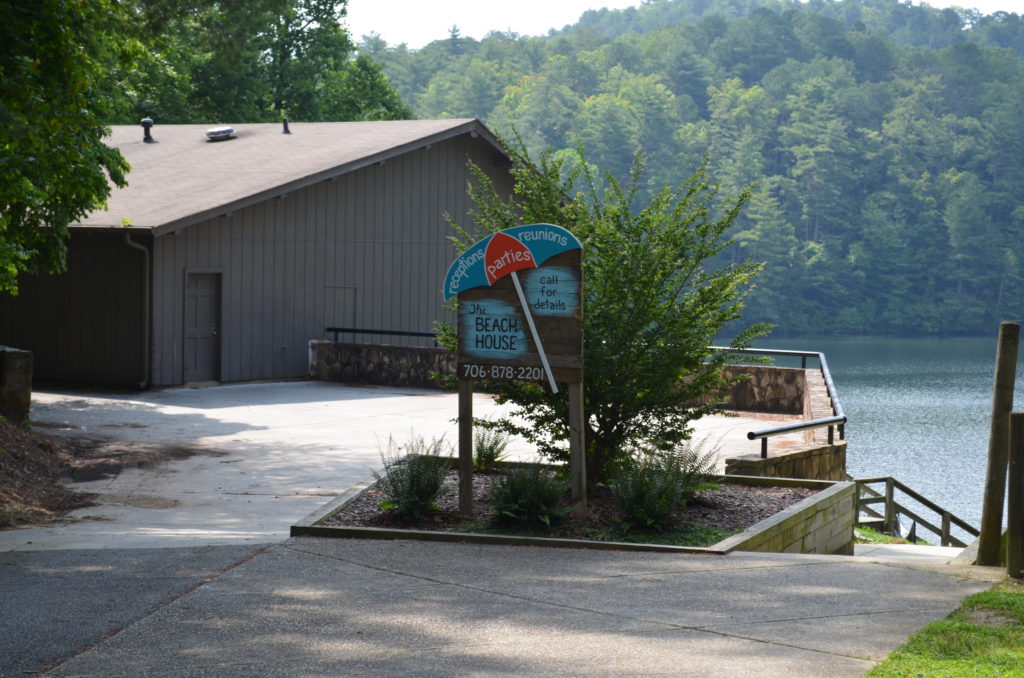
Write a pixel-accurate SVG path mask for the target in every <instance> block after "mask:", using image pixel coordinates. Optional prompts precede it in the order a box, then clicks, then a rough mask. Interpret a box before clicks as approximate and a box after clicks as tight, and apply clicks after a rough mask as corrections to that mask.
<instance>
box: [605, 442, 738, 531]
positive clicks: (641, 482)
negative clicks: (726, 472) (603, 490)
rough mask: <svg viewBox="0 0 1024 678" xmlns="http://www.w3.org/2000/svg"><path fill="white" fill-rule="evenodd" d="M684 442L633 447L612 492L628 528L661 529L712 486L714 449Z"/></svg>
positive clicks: (715, 453) (715, 454)
mask: <svg viewBox="0 0 1024 678" xmlns="http://www.w3.org/2000/svg"><path fill="white" fill-rule="evenodd" d="M703 448H704V443H691V442H689V441H688V442H686V443H684V444H682V445H679V446H677V447H675V448H673V449H670V450H634V451H633V452H632V453H631V454H629V455H628V457H627V458H626V461H625V463H624V464H623V467H622V469H621V470H620V472H619V475H618V477H617V478H616V479H615V481H614V482H613V483H612V491H613V492H614V494H615V498H616V500H617V502H618V504H619V509H620V510H621V511H622V514H623V522H624V523H625V527H626V528H627V529H648V530H663V529H665V528H666V527H668V525H669V524H670V523H671V522H672V519H673V517H674V516H675V513H676V511H677V510H678V509H681V508H683V507H685V506H686V503H687V501H689V500H690V499H691V498H692V497H693V496H694V495H695V494H696V493H697V492H699V491H701V490H704V489H709V488H713V487H714V485H712V484H711V483H710V482H709V479H710V477H711V476H712V475H714V472H715V461H716V458H717V454H718V450H717V448H715V449H711V450H708V451H705V450H704V449H703Z"/></svg>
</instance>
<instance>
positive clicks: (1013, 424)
mask: <svg viewBox="0 0 1024 678" xmlns="http://www.w3.org/2000/svg"><path fill="white" fill-rule="evenodd" d="M1009 456H1010V463H1009V467H1010V468H1009V471H1010V472H1009V476H1010V480H1009V482H1008V483H1007V488H1006V489H1007V494H1008V497H1007V499H1008V500H1009V505H1008V506H1007V511H1008V515H1007V523H1008V525H1007V528H1006V573H1007V574H1008V575H1010V576H1011V577H1013V578H1015V579H1024V412H1014V413H1013V414H1011V415H1010V448H1009Z"/></svg>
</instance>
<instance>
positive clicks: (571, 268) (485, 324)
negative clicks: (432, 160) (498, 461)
mask: <svg viewBox="0 0 1024 678" xmlns="http://www.w3.org/2000/svg"><path fill="white" fill-rule="evenodd" d="M444 295H445V299H450V298H451V297H453V296H457V297H458V301H459V316H458V338H459V351H458V379H459V510H460V511H462V512H463V513H469V512H470V511H471V510H472V469H473V447H472V445H473V442H472V436H473V433H472V431H473V429H472V394H473V388H472V382H473V381H474V380H475V381H482V380H501V379H510V380H527V381H543V382H545V383H546V384H547V385H548V387H549V388H550V389H551V390H552V392H553V393H558V390H559V388H558V384H559V383H563V384H568V385H569V392H568V396H569V412H570V416H569V427H570V433H569V445H570V453H571V454H570V471H571V475H572V490H573V499H574V501H575V503H576V513H577V514H578V515H582V514H585V513H586V504H587V497H586V486H587V485H586V463H585V456H584V436H583V422H584V421H585V419H584V412H583V396H582V394H583V388H582V384H583V265H582V246H581V245H580V242H579V240H577V239H576V237H575V236H573V235H572V234H571V233H570V232H569V231H567V230H565V229H564V228H562V227H560V226H555V225H552V224H529V225H526V226H516V227H514V228H508V229H505V230H503V231H499V232H498V233H495V234H493V235H490V236H488V237H487V238H484V239H483V240H481V241H479V242H477V243H476V244H474V245H473V246H472V247H470V248H469V249H468V250H466V252H464V253H463V254H462V255H461V256H459V257H458V258H457V259H456V260H455V262H454V263H452V265H451V267H450V268H449V269H448V275H447V276H445V287H444Z"/></svg>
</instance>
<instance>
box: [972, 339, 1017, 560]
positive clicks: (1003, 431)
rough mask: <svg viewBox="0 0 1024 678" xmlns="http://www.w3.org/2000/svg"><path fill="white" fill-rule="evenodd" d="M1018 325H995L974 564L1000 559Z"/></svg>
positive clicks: (1015, 373) (1015, 371) (1015, 372)
mask: <svg viewBox="0 0 1024 678" xmlns="http://www.w3.org/2000/svg"><path fill="white" fill-rule="evenodd" d="M1019 345H1020V325H1018V324H1017V323H1011V322H1004V323H1001V324H1000V325H999V342H998V344H997V345H996V371H995V379H994V380H993V385H992V425H991V428H990V430H989V438H988V472H987V474H986V477H985V496H984V499H983V500H982V508H981V535H980V537H979V538H978V560H977V563H976V564H977V565H993V566H998V565H999V563H1000V561H1001V560H1002V558H1001V556H1002V554H1001V553H1000V552H999V544H1000V541H1001V540H1002V535H1003V503H1004V501H1005V497H1006V468H1007V457H1008V455H1009V436H1010V430H1009V421H1010V410H1011V409H1013V382H1014V379H1015V378H1016V375H1017V349H1018V347H1019Z"/></svg>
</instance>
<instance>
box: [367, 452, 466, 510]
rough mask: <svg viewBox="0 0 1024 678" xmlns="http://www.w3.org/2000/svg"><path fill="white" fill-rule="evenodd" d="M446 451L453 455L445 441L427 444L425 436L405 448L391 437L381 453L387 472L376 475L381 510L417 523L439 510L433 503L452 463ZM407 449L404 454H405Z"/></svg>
mask: <svg viewBox="0 0 1024 678" xmlns="http://www.w3.org/2000/svg"><path fill="white" fill-rule="evenodd" d="M445 448H447V449H446V451H447V452H449V454H448V455H446V456H451V454H450V452H451V446H450V445H446V444H445V443H444V440H443V439H436V438H435V439H434V440H432V441H430V443H427V442H426V441H425V440H424V439H423V437H422V436H415V437H413V438H411V439H410V440H409V442H408V443H407V444H406V445H405V447H404V448H403V447H402V446H400V445H398V444H396V443H395V441H394V439H393V438H388V447H387V450H385V451H383V452H381V455H380V457H381V461H383V462H384V473H383V474H380V473H374V474H373V475H374V477H375V478H376V479H377V484H378V486H379V487H380V490H381V495H382V496H383V501H381V503H380V507H381V508H382V509H387V510H389V511H391V514H392V515H393V516H395V517H396V518H398V519H399V520H403V521H414V520H417V519H419V518H420V516H422V515H423V514H424V513H427V512H428V511H435V510H438V507H437V505H436V504H435V503H434V502H435V500H436V499H437V495H438V493H440V491H441V485H442V484H443V483H444V478H445V475H447V473H448V469H449V467H450V463H449V461H448V460H447V459H444V458H442V457H441V456H440V455H441V451H442V450H443V449H445ZM403 450H404V454H403Z"/></svg>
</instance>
